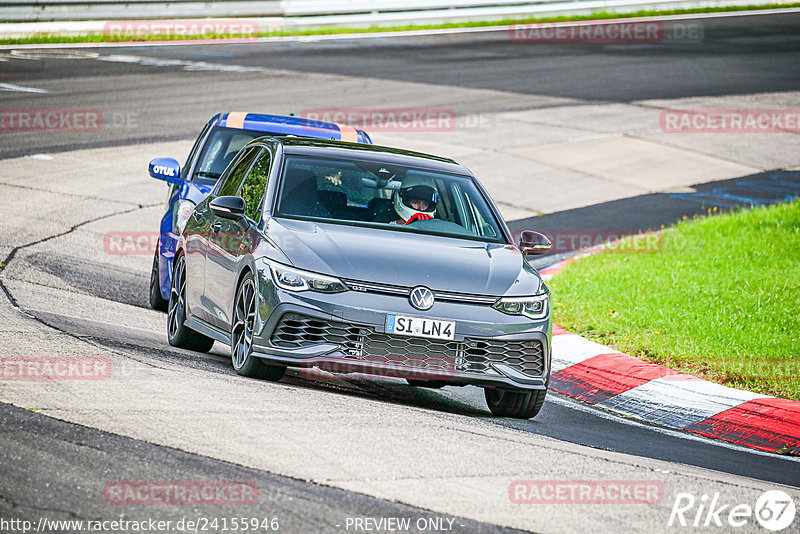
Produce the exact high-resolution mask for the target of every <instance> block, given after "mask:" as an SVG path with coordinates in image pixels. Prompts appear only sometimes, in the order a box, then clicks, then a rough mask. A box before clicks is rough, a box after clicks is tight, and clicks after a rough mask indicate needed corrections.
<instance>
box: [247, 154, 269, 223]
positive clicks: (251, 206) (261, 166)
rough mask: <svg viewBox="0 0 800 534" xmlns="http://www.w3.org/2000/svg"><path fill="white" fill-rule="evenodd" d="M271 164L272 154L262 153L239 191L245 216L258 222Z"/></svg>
mask: <svg viewBox="0 0 800 534" xmlns="http://www.w3.org/2000/svg"><path fill="white" fill-rule="evenodd" d="M271 163H272V154H270V152H269V150H264V151H262V152H261V155H260V156H258V159H257V160H256V162H255V164H253V168H252V169H250V173H249V174H248V175H247V178H245V180H244V183H243V184H242V189H241V190H240V191H239V196H240V197H242V198H243V199H244V201H245V211H244V214H245V215H247V216H248V217H249V218H250V219H252V220H254V221H256V222H258V220H259V219H260V218H261V206H262V204H263V202H262V200H263V198H264V192H265V191H266V189H267V179H268V178H269V167H270V164H271Z"/></svg>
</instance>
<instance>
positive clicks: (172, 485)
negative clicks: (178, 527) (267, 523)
mask: <svg viewBox="0 0 800 534" xmlns="http://www.w3.org/2000/svg"><path fill="white" fill-rule="evenodd" d="M103 498H104V499H105V501H106V503H108V504H121V505H137V506H145V505H175V506H185V505H189V506H197V505H209V504H212V505H223V506H230V505H248V504H255V503H256V502H257V501H258V486H257V485H256V484H254V483H253V482H176V481H173V482H148V481H127V482H126V481H116V482H109V483H108V484H106V485H105V487H104V488H103Z"/></svg>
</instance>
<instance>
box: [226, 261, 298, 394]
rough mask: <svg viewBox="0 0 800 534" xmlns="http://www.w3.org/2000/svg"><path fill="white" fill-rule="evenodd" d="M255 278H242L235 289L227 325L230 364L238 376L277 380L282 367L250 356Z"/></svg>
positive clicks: (282, 369) (247, 275) (246, 276)
mask: <svg viewBox="0 0 800 534" xmlns="http://www.w3.org/2000/svg"><path fill="white" fill-rule="evenodd" d="M257 299H258V296H257V295H256V284H255V279H254V278H253V275H252V274H251V273H247V274H245V275H244V277H242V281H241V282H240V283H239V287H238V288H237V289H236V299H235V300H234V305H233V326H231V363H233V369H234V370H235V371H236V372H237V373H239V374H240V375H242V376H247V377H250V378H261V379H264V380H273V381H278V380H280V379H281V378H283V375H284V374H285V373H286V367H285V366H283V365H269V364H267V363H264V361H263V360H261V358H256V357H255V356H253V330H254V328H255V320H256V304H257V302H256V301H257Z"/></svg>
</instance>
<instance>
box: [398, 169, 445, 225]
mask: <svg viewBox="0 0 800 534" xmlns="http://www.w3.org/2000/svg"><path fill="white" fill-rule="evenodd" d="M392 201H393V203H394V211H396V212H397V215H398V216H399V217H400V218H399V219H397V220H396V221H393V222H392V223H391V224H403V225H405V224H411V223H412V222H414V221H422V220H425V219H433V216H434V214H435V213H436V204H437V203H438V202H439V193H438V192H437V191H436V186H435V185H434V183H433V181H432V180H425V179H421V178H416V177H411V178H410V179H406V180H404V181H403V186H402V187H401V188H399V189H396V190H395V191H394V193H393V194H392Z"/></svg>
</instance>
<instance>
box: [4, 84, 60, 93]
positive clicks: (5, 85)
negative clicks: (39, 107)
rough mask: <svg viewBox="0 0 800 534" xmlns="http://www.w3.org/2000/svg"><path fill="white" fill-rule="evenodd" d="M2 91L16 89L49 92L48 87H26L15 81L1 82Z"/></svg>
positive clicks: (23, 91)
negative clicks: (16, 83)
mask: <svg viewBox="0 0 800 534" xmlns="http://www.w3.org/2000/svg"><path fill="white" fill-rule="evenodd" d="M0 91H16V92H19V93H49V92H50V91H48V90H47V89H37V88H36V87H25V86H23V85H14V84H13V83H0Z"/></svg>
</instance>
